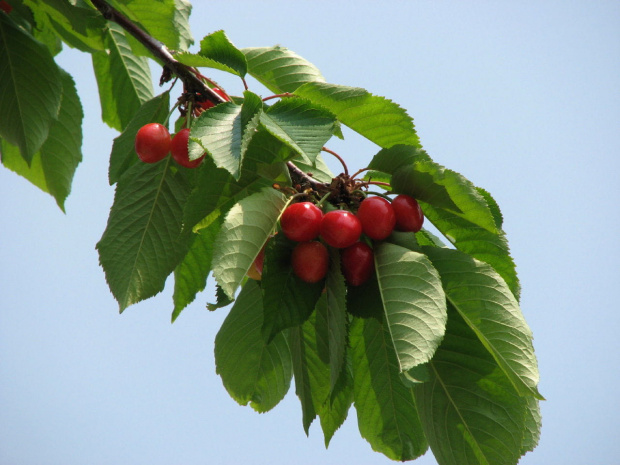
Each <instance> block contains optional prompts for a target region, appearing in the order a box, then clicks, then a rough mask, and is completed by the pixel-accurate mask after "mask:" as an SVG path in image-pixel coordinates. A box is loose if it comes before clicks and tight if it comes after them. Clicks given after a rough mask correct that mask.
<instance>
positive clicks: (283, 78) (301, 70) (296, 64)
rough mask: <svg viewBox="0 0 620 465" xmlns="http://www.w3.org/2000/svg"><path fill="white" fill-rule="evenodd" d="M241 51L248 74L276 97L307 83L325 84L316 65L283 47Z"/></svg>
mask: <svg viewBox="0 0 620 465" xmlns="http://www.w3.org/2000/svg"><path fill="white" fill-rule="evenodd" d="M241 51H242V52H243V53H244V54H245V58H246V59H247V63H248V73H249V74H250V75H251V76H253V77H254V78H256V79H257V80H258V81H259V82H260V83H261V84H263V85H264V86H265V87H267V89H269V90H271V91H272V92H274V93H276V94H280V93H282V92H294V91H295V89H297V88H298V87H299V86H301V85H302V84H305V83H307V82H325V79H324V78H323V76H322V75H321V73H320V71H319V70H318V69H317V67H316V66H314V65H313V64H312V63H310V62H309V61H307V60H305V59H304V58H302V57H300V56H299V55H297V54H296V53H295V52H293V51H291V50H289V49H287V48H284V47H280V46H279V45H276V46H275V47H256V48H244V49H241Z"/></svg>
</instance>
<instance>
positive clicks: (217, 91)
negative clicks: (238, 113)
mask: <svg viewBox="0 0 620 465" xmlns="http://www.w3.org/2000/svg"><path fill="white" fill-rule="evenodd" d="M211 90H212V91H213V92H215V93H216V94H217V95H219V96H220V97H222V98H223V99H224V100H226V101H227V102H230V97H229V96H228V95H226V92H224V91H223V90H222V89H220V88H219V87H214V88H213V89H211Z"/></svg>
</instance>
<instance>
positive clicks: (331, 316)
mask: <svg viewBox="0 0 620 465" xmlns="http://www.w3.org/2000/svg"><path fill="white" fill-rule="evenodd" d="M329 252H330V263H329V270H328V271H327V279H326V281H325V294H324V296H325V298H321V299H320V300H319V301H318V303H317V306H316V310H315V311H316V328H317V329H316V331H317V347H318V349H317V350H318V352H319V356H320V357H321V360H322V361H323V362H324V363H326V364H328V365H329V367H330V377H329V381H330V389H333V388H334V386H335V385H336V383H337V382H338V379H339V378H340V375H341V373H342V370H343V365H344V363H345V351H346V347H347V314H346V286H345V283H344V277H343V276H342V272H341V270H340V254H339V253H338V251H337V250H336V249H330V251H329Z"/></svg>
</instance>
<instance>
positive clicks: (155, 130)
mask: <svg viewBox="0 0 620 465" xmlns="http://www.w3.org/2000/svg"><path fill="white" fill-rule="evenodd" d="M135 147H136V153H137V154H138V157H139V158H140V160H142V161H143V162H145V163H157V162H158V161H160V160H163V159H164V158H166V155H168V152H170V133H169V132H168V129H166V127H165V126H163V125H161V124H159V123H149V124H145V125H144V126H142V127H141V128H140V129H139V130H138V132H137V134H136V142H135Z"/></svg>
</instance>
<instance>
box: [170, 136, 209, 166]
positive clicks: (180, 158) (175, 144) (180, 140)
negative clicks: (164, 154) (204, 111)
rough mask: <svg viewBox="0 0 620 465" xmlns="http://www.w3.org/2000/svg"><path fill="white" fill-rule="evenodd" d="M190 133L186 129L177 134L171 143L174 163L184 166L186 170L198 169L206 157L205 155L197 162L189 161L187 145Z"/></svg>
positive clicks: (196, 160)
mask: <svg viewBox="0 0 620 465" xmlns="http://www.w3.org/2000/svg"><path fill="white" fill-rule="evenodd" d="M189 133H190V130H189V128H185V129H181V130H180V131H179V132H177V133H176V134H175V136H174V137H173V138H172V141H171V142H170V153H172V158H174V161H176V162H177V163H178V164H179V165H181V166H184V167H185V168H197V167H198V166H199V165H200V164H201V163H202V160H204V158H205V156H204V155H203V156H202V157H200V158H197V159H195V160H190V159H189V154H188V149H187V144H188V143H189Z"/></svg>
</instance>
